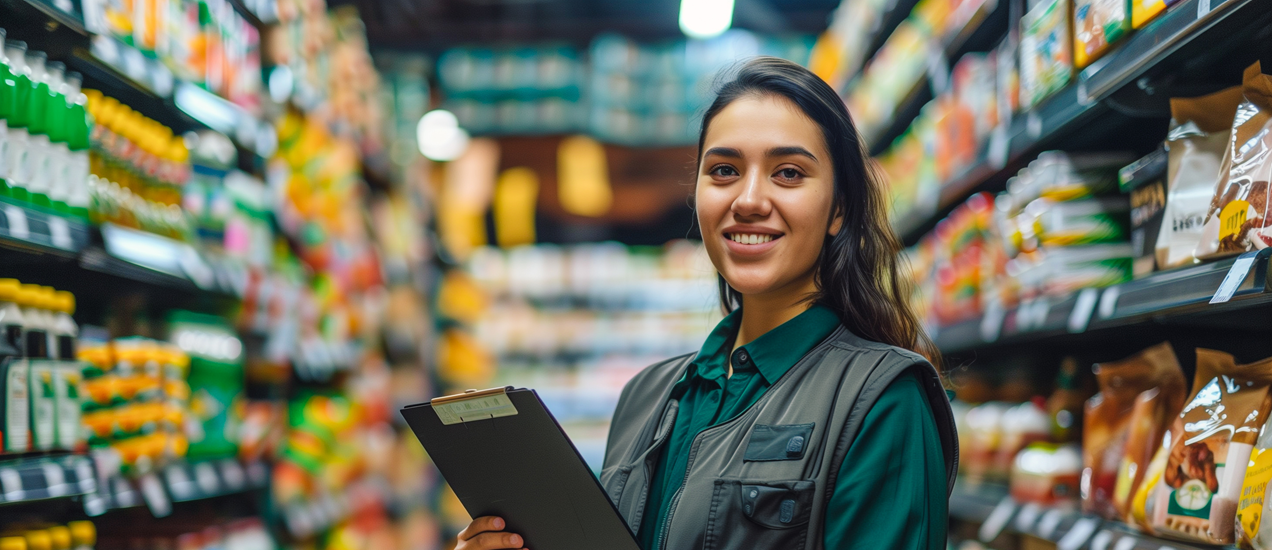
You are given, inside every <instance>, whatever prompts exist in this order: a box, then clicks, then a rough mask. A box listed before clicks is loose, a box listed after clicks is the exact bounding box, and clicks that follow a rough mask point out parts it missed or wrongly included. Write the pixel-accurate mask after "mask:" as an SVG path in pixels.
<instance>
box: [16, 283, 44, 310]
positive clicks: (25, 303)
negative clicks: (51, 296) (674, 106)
mask: <svg viewBox="0 0 1272 550" xmlns="http://www.w3.org/2000/svg"><path fill="white" fill-rule="evenodd" d="M17 303H18V305H20V306H22V307H39V303H40V285H28V284H23V285H21V286H19V287H18V299H17Z"/></svg>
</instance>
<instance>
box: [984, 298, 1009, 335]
mask: <svg viewBox="0 0 1272 550" xmlns="http://www.w3.org/2000/svg"><path fill="white" fill-rule="evenodd" d="M1006 315H1007V310H1006V309H1004V308H1003V305H1002V304H1000V303H998V302H997V301H994V302H990V303H989V305H988V306H986V307H985V316H984V317H981V324H980V336H981V340H982V341H984V342H985V343H987V344H992V343H994V342H997V341H998V337H999V336H1000V335H1001V334H1002V332H1003V317H1005V316H1006Z"/></svg>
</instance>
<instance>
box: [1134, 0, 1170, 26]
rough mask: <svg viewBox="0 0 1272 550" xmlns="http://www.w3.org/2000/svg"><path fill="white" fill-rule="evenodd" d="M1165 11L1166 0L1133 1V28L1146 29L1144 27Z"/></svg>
mask: <svg viewBox="0 0 1272 550" xmlns="http://www.w3.org/2000/svg"><path fill="white" fill-rule="evenodd" d="M1164 11H1166V0H1131V27H1132V28H1136V29H1141V28H1144V25H1147V24H1148V22H1149V21H1152V20H1153V19H1154V18H1156V17H1157V16H1158V15H1161V13H1162V12H1164Z"/></svg>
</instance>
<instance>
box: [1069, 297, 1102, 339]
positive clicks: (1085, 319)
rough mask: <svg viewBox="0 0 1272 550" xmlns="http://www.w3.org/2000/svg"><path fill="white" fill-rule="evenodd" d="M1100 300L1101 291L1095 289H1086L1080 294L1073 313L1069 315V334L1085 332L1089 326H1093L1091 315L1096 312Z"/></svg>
mask: <svg viewBox="0 0 1272 550" xmlns="http://www.w3.org/2000/svg"><path fill="white" fill-rule="evenodd" d="M1099 300H1100V291H1098V290H1096V289H1094V288H1084V289H1082V292H1079V293H1078V301H1077V302H1076V303H1074V304H1073V311H1071V312H1070V313H1069V332H1070V333H1073V334H1078V333H1081V332H1085V331H1086V329H1087V325H1090V324H1091V313H1093V312H1094V311H1095V305H1096V303H1097V302H1099Z"/></svg>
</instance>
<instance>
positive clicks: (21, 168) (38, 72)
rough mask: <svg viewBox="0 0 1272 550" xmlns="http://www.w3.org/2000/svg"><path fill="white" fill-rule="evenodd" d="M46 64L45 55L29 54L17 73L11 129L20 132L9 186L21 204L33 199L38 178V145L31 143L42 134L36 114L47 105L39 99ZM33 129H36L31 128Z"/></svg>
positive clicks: (14, 136)
mask: <svg viewBox="0 0 1272 550" xmlns="http://www.w3.org/2000/svg"><path fill="white" fill-rule="evenodd" d="M23 45H24V46H25V44H23ZM47 60H48V56H46V55H45V54H44V52H36V51H28V52H26V62H25V63H23V64H22V66H21V67H20V68H19V69H20V71H21V72H18V71H15V73H16V76H17V78H16V79H15V80H16V82H17V88H16V90H15V91H16V93H17V95H16V97H17V101H16V102H15V105H14V111H13V117H12V118H11V119H10V123H9V127H10V128H11V129H13V128H14V126H15V125H16V126H17V128H16V131H15V132H14V133H13V134H12V141H11V142H10V144H9V145H10V147H13V148H14V153H13V154H14V158H15V161H14V164H13V171H12V172H11V173H12V174H13V177H12V178H10V181H9V185H11V186H13V191H14V197H16V198H18V199H22V200H31V199H32V196H31V192H30V186H31V179H32V178H33V177H34V175H35V160H36V157H37V156H38V155H37V154H33V153H34V151H33V149H34V148H35V147H38V144H37V145H36V146H35V147H33V146H32V143H33V141H35V140H34V135H38V131H39V130H38V125H37V120H38V116H37V111H38V110H39V109H40V107H41V105H42V104H43V103H44V102H43V101H41V98H40V95H39V94H40V92H39V87H40V84H41V83H42V82H43V81H44V77H45V68H44V64H45V62H46V61H47ZM15 67H16V65H15ZM33 125H36V127H35V128H32V126H33Z"/></svg>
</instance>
